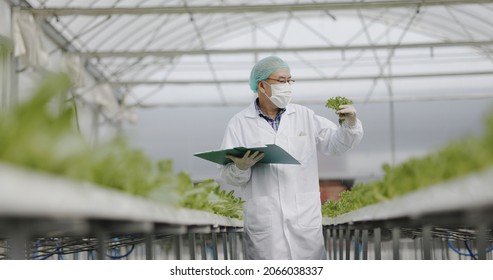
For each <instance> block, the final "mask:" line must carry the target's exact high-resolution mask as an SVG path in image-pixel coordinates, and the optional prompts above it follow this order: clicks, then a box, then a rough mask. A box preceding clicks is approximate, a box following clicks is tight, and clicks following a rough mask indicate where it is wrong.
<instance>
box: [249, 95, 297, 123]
mask: <svg viewBox="0 0 493 280" xmlns="http://www.w3.org/2000/svg"><path fill="white" fill-rule="evenodd" d="M295 112H296V108H295V106H293V104H288V106H286V112H284V114H288V115H290V114H292V113H295ZM245 117H247V118H253V119H254V118H256V117H258V114H257V110H256V109H255V100H253V102H251V103H250V106H248V108H247V111H246V113H245Z"/></svg>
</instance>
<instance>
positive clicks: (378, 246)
mask: <svg viewBox="0 0 493 280" xmlns="http://www.w3.org/2000/svg"><path fill="white" fill-rule="evenodd" d="M373 238H374V244H375V260H381V259H382V229H381V228H375V229H374V230H373Z"/></svg>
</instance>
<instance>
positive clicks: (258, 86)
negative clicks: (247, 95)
mask: <svg viewBox="0 0 493 280" xmlns="http://www.w3.org/2000/svg"><path fill="white" fill-rule="evenodd" d="M260 90H262V91H263V92H264V93H267V92H266V91H265V87H264V83H262V81H258V83H257V92H258V91H260Z"/></svg>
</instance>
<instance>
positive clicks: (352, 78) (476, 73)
mask: <svg viewBox="0 0 493 280" xmlns="http://www.w3.org/2000/svg"><path fill="white" fill-rule="evenodd" d="M482 75H493V71H467V72H466V71H464V72H436V73H431V72H430V73H411V74H393V75H361V76H345V77H327V78H323V77H314V78H300V79H296V81H300V82H335V81H355V80H380V79H412V78H433V77H435V78H437V77H456V76H482ZM218 83H219V84H248V81H247V80H243V79H242V80H220V81H214V80H183V81H178V80H163V81H159V80H154V81H152V80H133V81H110V82H109V84H111V85H125V86H140V85H156V86H160V85H193V84H198V85H200V84H202V85H206V84H218Z"/></svg>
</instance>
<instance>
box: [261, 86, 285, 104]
mask: <svg viewBox="0 0 493 280" xmlns="http://www.w3.org/2000/svg"><path fill="white" fill-rule="evenodd" d="M265 83H266V84H268V85H269V86H270V89H271V92H272V96H271V97H269V96H268V95H267V94H266V93H265V91H264V94H265V96H267V98H269V100H270V101H271V102H272V103H274V105H276V106H277V108H285V107H286V106H288V104H289V102H290V101H291V85H290V84H289V83H279V84H272V85H271V84H269V83H267V82H265Z"/></svg>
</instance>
